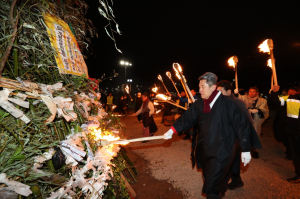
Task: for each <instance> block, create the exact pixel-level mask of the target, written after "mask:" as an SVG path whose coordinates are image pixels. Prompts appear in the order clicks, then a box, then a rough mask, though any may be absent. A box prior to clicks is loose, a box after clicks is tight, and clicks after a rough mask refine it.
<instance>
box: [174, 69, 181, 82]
mask: <svg viewBox="0 0 300 199" xmlns="http://www.w3.org/2000/svg"><path fill="white" fill-rule="evenodd" d="M174 70H175V73H176V76H177V78H178V79H179V80H181V77H180V74H179V72H178V71H177V70H176V69H174Z"/></svg>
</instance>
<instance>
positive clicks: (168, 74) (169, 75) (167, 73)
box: [166, 71, 172, 79]
mask: <svg viewBox="0 0 300 199" xmlns="http://www.w3.org/2000/svg"><path fill="white" fill-rule="evenodd" d="M166 75H167V76H168V77H169V78H170V79H172V76H171V73H170V72H169V71H168V72H166Z"/></svg>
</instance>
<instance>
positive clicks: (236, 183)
mask: <svg viewBox="0 0 300 199" xmlns="http://www.w3.org/2000/svg"><path fill="white" fill-rule="evenodd" d="M243 186H244V182H243V181H242V180H238V181H236V180H235V181H231V182H230V183H229V184H228V189H229V190H235V189H237V188H241V187H243Z"/></svg>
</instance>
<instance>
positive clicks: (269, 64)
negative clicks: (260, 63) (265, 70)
mask: <svg viewBox="0 0 300 199" xmlns="http://www.w3.org/2000/svg"><path fill="white" fill-rule="evenodd" d="M267 65H268V66H269V67H270V68H272V61H271V59H268V64H267Z"/></svg>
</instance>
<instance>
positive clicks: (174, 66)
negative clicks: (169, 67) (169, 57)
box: [173, 63, 182, 72]
mask: <svg viewBox="0 0 300 199" xmlns="http://www.w3.org/2000/svg"><path fill="white" fill-rule="evenodd" d="M173 68H174V70H175V71H179V72H182V68H181V66H180V64H178V63H173Z"/></svg>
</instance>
